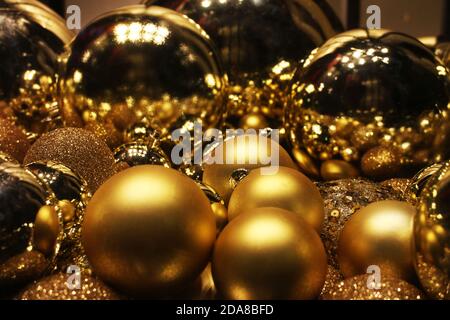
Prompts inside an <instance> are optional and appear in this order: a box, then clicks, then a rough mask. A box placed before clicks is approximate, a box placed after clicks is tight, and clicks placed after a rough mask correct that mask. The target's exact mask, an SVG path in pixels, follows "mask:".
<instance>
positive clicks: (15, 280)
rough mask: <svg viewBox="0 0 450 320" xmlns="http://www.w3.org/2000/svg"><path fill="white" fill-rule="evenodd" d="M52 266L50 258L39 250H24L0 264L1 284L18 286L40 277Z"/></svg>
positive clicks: (3, 285)
mask: <svg viewBox="0 0 450 320" xmlns="http://www.w3.org/2000/svg"><path fill="white" fill-rule="evenodd" d="M49 266H50V260H49V259H47V258H46V257H45V256H44V255H43V254H42V253H40V252H39V251H37V250H31V251H24V252H23V253H21V254H19V255H17V256H14V257H12V258H10V259H9V260H7V261H6V262H4V263H2V264H0V286H2V287H3V288H4V287H7V288H8V287H17V286H20V285H23V284H26V283H29V282H31V281H33V280H36V279H38V278H39V277H40V276H41V275H42V274H44V273H45V272H46V271H47V270H48V268H49Z"/></svg>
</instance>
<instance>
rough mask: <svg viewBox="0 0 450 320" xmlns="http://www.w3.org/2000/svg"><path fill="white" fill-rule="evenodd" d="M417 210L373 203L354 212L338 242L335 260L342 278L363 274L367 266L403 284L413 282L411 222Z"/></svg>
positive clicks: (390, 202) (402, 204)
mask: <svg viewBox="0 0 450 320" xmlns="http://www.w3.org/2000/svg"><path fill="white" fill-rule="evenodd" d="M415 212H416V209H415V208H414V207H413V206H412V205H410V204H408V203H406V202H401V201H393V200H385V201H379V202H375V203H372V204H370V205H368V206H367V207H365V208H363V209H361V210H359V211H358V212H356V213H355V214H354V215H353V216H352V217H351V218H350V220H349V221H348V222H347V223H346V224H345V227H344V229H343V230H342V233H341V236H340V238H339V247H338V260H339V266H340V270H341V272H342V274H343V275H344V276H345V277H346V278H349V277H352V276H355V275H359V274H364V273H366V272H367V269H368V268H369V267H370V266H373V265H375V266H378V267H380V268H381V273H382V274H386V275H387V274H389V275H392V276H395V277H397V278H399V279H404V280H406V281H413V280H415V272H414V264H413V250H412V241H413V218H414V215H415Z"/></svg>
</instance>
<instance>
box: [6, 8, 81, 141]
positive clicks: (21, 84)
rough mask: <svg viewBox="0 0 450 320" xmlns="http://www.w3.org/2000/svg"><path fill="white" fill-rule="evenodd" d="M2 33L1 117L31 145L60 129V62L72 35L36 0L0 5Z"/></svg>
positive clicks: (59, 19)
mask: <svg viewBox="0 0 450 320" xmlns="http://www.w3.org/2000/svg"><path fill="white" fill-rule="evenodd" d="M0 30H1V31H0V43H1V44H2V45H1V48H0V57H1V59H0V60H1V64H0V79H2V81H1V84H0V115H2V116H5V117H7V118H9V119H10V120H12V121H13V122H14V123H15V124H16V125H18V126H20V127H21V128H22V129H24V130H25V131H26V133H27V135H28V137H29V138H30V139H34V138H35V137H36V136H38V135H40V134H41V133H44V132H46V131H48V130H50V129H52V128H55V126H56V125H57V124H58V116H59V110H58V103H57V93H56V91H57V90H56V80H57V77H58V72H59V62H58V57H59V55H60V54H61V53H62V52H63V51H64V46H65V45H66V44H67V43H68V42H69V41H70V40H71V39H72V36H73V35H72V33H71V32H70V31H69V30H68V29H67V27H66V23H65V21H64V20H63V19H62V18H61V17H60V16H59V15H58V14H56V13H55V12H53V11H52V10H51V9H50V8H48V7H47V6H45V5H43V4H42V3H41V2H39V1H35V0H28V1H16V0H6V1H2V3H1V4H0Z"/></svg>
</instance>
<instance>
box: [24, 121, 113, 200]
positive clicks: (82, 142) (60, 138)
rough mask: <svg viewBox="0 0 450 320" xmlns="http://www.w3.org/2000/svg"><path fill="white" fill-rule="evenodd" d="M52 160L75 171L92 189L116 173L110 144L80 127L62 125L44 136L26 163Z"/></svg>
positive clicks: (31, 151) (35, 145)
mask: <svg viewBox="0 0 450 320" xmlns="http://www.w3.org/2000/svg"><path fill="white" fill-rule="evenodd" d="M49 160H51V161H55V162H60V163H62V164H64V165H65V166H67V167H68V168H70V169H72V170H73V171H75V172H76V173H77V174H78V175H80V177H82V178H83V179H85V180H86V182H87V183H88V188H89V190H90V191H91V192H95V190H97V188H98V187H99V186H100V185H101V184H102V183H103V182H104V181H105V180H106V179H108V178H109V177H110V176H111V175H112V174H113V173H114V171H113V166H114V156H113V154H112V152H111V150H110V149H109V148H108V146H107V145H106V144H105V143H104V142H103V141H101V140H100V139H99V138H97V137H96V136H95V135H94V134H93V133H91V132H89V131H87V130H84V129H80V128H61V129H56V130H54V131H51V132H49V133H47V134H45V135H43V136H42V137H40V138H39V139H38V140H37V141H36V142H35V143H34V144H33V145H32V146H31V148H30V149H29V150H28V153H27V155H26V157H25V160H24V163H25V164H30V163H33V162H37V161H49Z"/></svg>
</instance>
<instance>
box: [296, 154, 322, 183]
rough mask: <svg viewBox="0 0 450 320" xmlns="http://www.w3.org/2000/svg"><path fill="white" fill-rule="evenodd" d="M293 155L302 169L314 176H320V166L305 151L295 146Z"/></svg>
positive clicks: (308, 174)
mask: <svg viewBox="0 0 450 320" xmlns="http://www.w3.org/2000/svg"><path fill="white" fill-rule="evenodd" d="M292 156H293V157H294V160H295V161H296V163H297V165H298V166H299V168H300V171H301V172H303V173H304V174H306V175H307V176H309V177H312V178H316V179H317V178H320V172H319V168H318V167H317V165H316V163H315V161H314V160H313V159H312V158H311V157H310V156H309V155H308V153H306V152H305V151H303V150H301V149H298V148H293V149H292Z"/></svg>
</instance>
